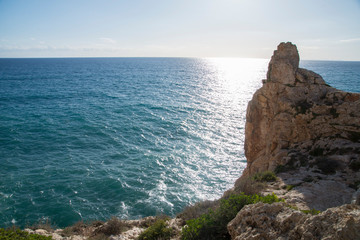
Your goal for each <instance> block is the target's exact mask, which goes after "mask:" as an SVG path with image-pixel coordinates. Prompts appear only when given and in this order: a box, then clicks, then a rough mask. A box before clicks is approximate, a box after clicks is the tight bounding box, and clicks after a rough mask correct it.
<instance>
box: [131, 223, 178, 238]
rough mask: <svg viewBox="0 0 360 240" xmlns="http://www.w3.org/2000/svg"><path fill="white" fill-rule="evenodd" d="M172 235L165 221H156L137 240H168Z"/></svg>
mask: <svg viewBox="0 0 360 240" xmlns="http://www.w3.org/2000/svg"><path fill="white" fill-rule="evenodd" d="M172 235H173V230H172V228H170V227H169V226H168V224H167V223H166V221H165V219H159V220H157V221H156V222H155V223H154V224H153V225H151V226H150V227H149V228H147V229H146V230H145V231H144V232H142V233H141V234H140V236H139V237H138V240H157V239H161V240H168V239H170V238H171V236H172Z"/></svg>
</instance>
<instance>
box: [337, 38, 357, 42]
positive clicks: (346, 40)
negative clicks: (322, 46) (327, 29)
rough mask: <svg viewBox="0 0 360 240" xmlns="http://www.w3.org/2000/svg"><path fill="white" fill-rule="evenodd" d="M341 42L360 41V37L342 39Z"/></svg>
mask: <svg viewBox="0 0 360 240" xmlns="http://www.w3.org/2000/svg"><path fill="white" fill-rule="evenodd" d="M340 42H343V43H348V42H360V38H349V39H343V40H340Z"/></svg>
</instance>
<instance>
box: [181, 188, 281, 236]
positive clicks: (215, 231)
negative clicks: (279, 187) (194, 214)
mask: <svg viewBox="0 0 360 240" xmlns="http://www.w3.org/2000/svg"><path fill="white" fill-rule="evenodd" d="M279 201H282V200H280V199H279V198H278V197H277V196H276V195H275V194H272V195H267V196H259V195H257V194H254V195H245V194H243V193H242V194H233V195H230V196H229V197H228V198H226V199H222V200H221V201H220V206H219V207H218V208H217V209H216V210H214V211H209V212H208V213H206V214H203V215H201V216H200V217H198V218H195V219H191V220H189V221H187V222H186V224H187V225H186V226H185V227H183V229H182V236H181V239H183V240H215V239H230V235H229V233H228V231H227V228H226V226H227V224H228V223H229V222H230V221H231V220H232V219H233V218H234V217H235V216H236V214H237V213H238V212H239V211H240V210H241V209H242V208H243V207H244V206H245V205H247V204H253V203H257V202H264V203H273V202H279Z"/></svg>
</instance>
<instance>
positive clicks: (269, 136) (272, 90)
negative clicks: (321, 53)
mask: <svg viewBox="0 0 360 240" xmlns="http://www.w3.org/2000/svg"><path fill="white" fill-rule="evenodd" d="M298 66H299V54H298V51H297V48H296V46H295V45H293V44H291V43H281V44H280V45H279V46H278V49H277V50H276V51H275V52H274V55H273V56H272V58H271V61H270V63H269V69H268V73H267V79H266V80H264V85H263V86H262V87H261V88H260V89H259V90H258V91H257V92H256V93H255V94H254V96H253V99H252V100H251V101H250V102H249V104H248V108H247V116H246V127H245V155H246V157H247V164H248V165H247V168H246V169H245V171H244V173H243V176H244V177H247V176H249V175H252V174H254V173H256V172H261V171H265V170H274V169H275V168H276V166H278V165H286V164H292V165H294V166H295V167H298V166H300V165H303V166H305V165H307V166H311V167H318V169H319V171H323V172H325V173H326V172H327V171H329V172H328V173H329V174H331V173H333V172H334V171H347V170H349V171H353V172H356V171H358V170H359V169H357V168H358V167H356V166H359V164H360V158H359V156H360V122H359V119H360V94H357V93H349V92H344V91H340V90H337V89H335V88H332V87H330V86H328V85H327V84H326V83H325V81H324V80H323V79H322V77H321V76H320V75H318V74H316V73H314V72H312V71H309V70H306V69H302V68H299V67H298ZM327 166H330V167H331V169H327ZM351 166H355V168H352V167H351Z"/></svg>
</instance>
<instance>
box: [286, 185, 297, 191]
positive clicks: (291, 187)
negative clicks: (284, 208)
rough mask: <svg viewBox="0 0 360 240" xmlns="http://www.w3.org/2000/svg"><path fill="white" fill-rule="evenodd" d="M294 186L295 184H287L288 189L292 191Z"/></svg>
mask: <svg viewBox="0 0 360 240" xmlns="http://www.w3.org/2000/svg"><path fill="white" fill-rule="evenodd" d="M294 187H295V186H294V185H286V190H287V191H291V190H292V189H293V188H294Z"/></svg>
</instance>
